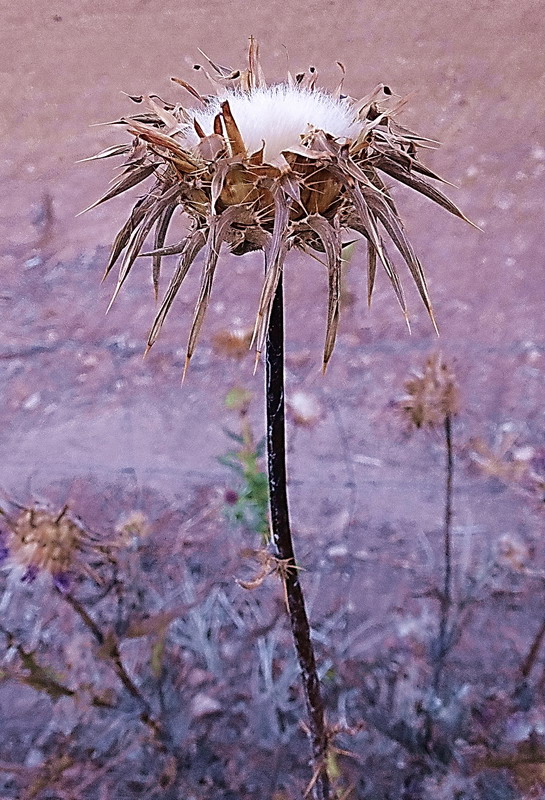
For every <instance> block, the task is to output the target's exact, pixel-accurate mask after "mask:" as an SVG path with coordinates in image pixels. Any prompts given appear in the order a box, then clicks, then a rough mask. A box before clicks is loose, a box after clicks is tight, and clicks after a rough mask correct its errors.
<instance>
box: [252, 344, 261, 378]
mask: <svg viewBox="0 0 545 800" xmlns="http://www.w3.org/2000/svg"><path fill="white" fill-rule="evenodd" d="M260 359H261V350H256V352H255V361H254V371H253V373H252V374H253V375H255V374H256V372H257V365H258V364H259V361H260Z"/></svg>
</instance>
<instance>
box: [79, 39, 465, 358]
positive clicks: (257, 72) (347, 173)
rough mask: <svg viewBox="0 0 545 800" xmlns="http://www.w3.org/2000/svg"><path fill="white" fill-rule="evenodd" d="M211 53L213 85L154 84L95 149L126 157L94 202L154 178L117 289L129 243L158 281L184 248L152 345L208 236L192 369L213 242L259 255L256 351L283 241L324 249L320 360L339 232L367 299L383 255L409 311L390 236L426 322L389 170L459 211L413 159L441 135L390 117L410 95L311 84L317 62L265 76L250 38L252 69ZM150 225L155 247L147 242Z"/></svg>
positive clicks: (133, 222) (331, 320) (422, 288)
mask: <svg viewBox="0 0 545 800" xmlns="http://www.w3.org/2000/svg"><path fill="white" fill-rule="evenodd" d="M209 63H210V67H211V69H212V74H209V73H208V72H206V74H207V76H208V77H209V78H210V80H211V82H212V84H213V86H214V89H215V94H213V95H202V94H201V93H200V92H198V91H197V90H196V89H194V88H193V87H192V86H191V85H190V84H188V83H187V82H186V81H184V80H182V79H179V78H173V79H172V80H173V81H174V82H175V83H177V84H178V85H181V86H182V87H183V88H184V89H186V90H187V91H188V92H189V94H190V95H191V98H192V101H193V105H192V106H190V107H187V108H186V107H184V106H183V105H181V104H180V103H167V102H165V101H162V100H160V98H158V97H157V96H155V95H153V96H139V97H132V98H131V99H132V100H133V101H134V102H136V103H138V104H140V105H141V106H142V107H143V109H142V111H141V112H140V113H138V114H136V115H134V116H130V117H127V118H123V119H120V120H117V121H116V122H114V123H112V124H114V125H122V126H124V127H125V128H126V129H127V130H128V132H129V133H130V134H131V135H132V136H133V141H132V144H121V145H117V146H114V147H110V148H108V149H107V150H104V151H103V152H101V153H99V154H98V155H97V156H94V157H93V158H101V159H102V158H109V157H112V156H120V155H124V156H126V162H125V166H124V167H123V170H122V172H121V174H120V175H119V177H118V178H117V179H116V181H115V182H114V185H113V186H112V187H111V188H110V189H109V190H108V192H107V193H106V194H105V195H104V196H103V197H102V198H100V200H97V201H96V203H94V204H93V205H92V206H90V208H93V207H95V206H97V205H99V204H100V203H103V202H105V201H106V200H109V199H111V198H113V197H115V196H117V195H119V194H121V193H122V192H125V191H126V190H128V189H131V188H132V187H134V186H136V185H138V184H141V183H142V182H143V181H145V180H146V179H149V180H150V181H151V185H150V186H149V188H148V189H147V191H146V192H145V194H144V195H143V196H142V197H140V198H139V199H138V201H137V202H136V204H135V205H134V207H133V209H132V212H131V214H130V216H129V219H128V220H127V222H126V223H125V225H124V226H123V228H122V229H121V230H120V231H119V233H118V235H117V236H116V239H115V242H114V244H113V247H112V252H111V254H110V258H109V260H108V264H107V267H106V273H105V275H108V273H109V272H110V270H111V269H112V268H113V267H114V266H115V264H116V262H117V261H118V260H119V259H120V258H121V266H120V269H119V275H118V280H117V286H116V289H115V292H114V298H115V297H116V296H117V293H118V292H119V290H120V289H121V287H122V286H123V284H124V282H125V280H126V278H127V276H128V274H129V272H130V270H131V268H132V267H133V265H134V262H135V260H136V257H137V256H138V255H148V256H150V257H151V258H152V276H153V284H154V287H155V291H156V293H157V292H158V288H159V276H160V269H161V259H162V257H163V256H166V255H173V254H177V255H178V256H179V260H178V264H177V266H176V269H175V271H174V274H173V276H172V278H171V280H170V283H169V286H168V288H167V291H166V293H165V295H164V298H163V300H162V302H161V304H160V306H159V310H158V312H157V314H156V317H155V320H154V322H153V325H152V328H151V331H150V334H149V338H148V347H151V346H152V345H153V343H154V342H155V340H156V338H157V336H158V334H159V331H160V329H161V326H162V325H163V322H164V320H165V318H166V316H167V314H168V312H169V310H170V308H171V306H172V303H173V301H174V298H175V297H176V294H177V293H178V291H179V289H180V287H181V285H182V282H183V281H184V278H185V277H186V275H187V272H188V270H189V268H190V267H191V264H192V263H193V261H194V260H195V258H196V256H197V255H198V253H199V252H200V251H201V250H202V249H203V248H204V251H205V257H204V264H203V268H202V274H201V289H200V294H199V297H198V300H197V304H196V307H195V313H194V316H193V322H192V325H191V330H190V334H189V341H188V345H187V355H186V368H187V364H188V363H189V360H190V359H191V356H192V355H193V352H194V349H195V344H196V342H197V337H198V334H199V331H200V328H201V325H202V322H203V318H204V314H205V311H206V307H207V304H208V301H209V298H210V293H211V290H212V282H213V279H214V274H215V270H216V265H217V262H218V256H219V253H220V248H221V245H222V244H223V243H226V244H227V245H228V247H229V248H230V250H231V252H232V253H235V254H236V255H242V254H244V253H246V252H248V251H250V250H263V251H264V253H265V262H266V271H265V280H264V283H263V288H262V293H261V299H260V301H259V308H258V313H257V319H256V322H255V327H254V334H253V341H254V342H255V344H256V348H257V352H258V353H260V352H261V351H262V350H263V347H264V344H265V338H266V335H267V330H268V324H269V319H270V315H271V309H272V303H273V300H274V297H275V292H276V287H277V285H278V282H279V278H280V275H281V273H282V269H283V264H284V259H285V256H286V253H287V252H288V250H290V249H291V248H293V247H298V248H300V249H302V250H304V251H306V252H308V253H309V254H311V255H314V256H315V257H316V258H317V259H318V260H319V261H322V260H323V259H324V258H325V264H326V266H327V270H328V275H329V279H328V281H329V301H328V312H327V329H326V339H325V347H324V354H323V365H324V367H325V366H326V365H327V363H328V361H329V359H330V357H331V354H332V351H333V347H334V344H335V338H336V334H337V325H338V319H339V298H340V281H341V253H342V248H343V233H344V232H345V231H350V234H351V235H352V236H353V232H354V231H355V232H357V233H360V234H362V235H363V236H364V238H365V239H366V242H367V255H368V264H367V273H368V299H369V301H370V300H371V296H372V293H373V287H374V283H375V274H376V267H377V262H380V263H381V264H382V267H383V268H384V270H385V271H386V274H387V275H388V278H389V280H390V281H391V283H392V286H393V289H394V292H395V294H396V297H397V299H398V301H399V304H400V306H401V309H402V311H403V314H404V315H405V317H406V318H408V312H407V307H406V303H405V299H404V295H403V289H402V286H401V281H400V278H399V275H398V271H397V268H396V266H395V264H394V261H393V260H392V258H391V256H390V254H389V251H388V250H387V248H386V243H385V239H389V240H390V241H391V243H392V244H393V245H394V247H395V248H396V249H397V250H398V252H399V253H400V255H401V257H402V259H403V260H404V261H405V263H406V265H407V267H408V268H409V271H410V273H411V275H412V278H413V280H414V282H415V283H416V286H417V288H418V291H419V293H420V296H421V298H422V300H423V302H424V304H425V306H426V309H427V310H428V313H429V314H430V317H431V318H432V320H433V312H432V307H431V302H430V298H429V294H428V289H427V286H426V280H425V277H424V273H423V270H422V266H421V264H420V261H419V260H418V258H417V256H416V255H415V253H414V250H413V248H412V246H411V244H410V242H409V240H408V239H407V236H406V234H405V231H404V228H403V225H402V222H401V219H400V216H399V213H398V211H397V207H396V205H395V203H394V200H393V198H392V196H391V193H390V190H389V188H388V186H387V185H386V181H391V179H394V180H395V181H398V182H400V183H402V184H405V185H407V186H410V187H411V188H413V189H415V190H416V191H417V192H420V193H421V194H423V195H425V196H426V197H429V198H430V199H431V200H433V201H434V202H436V203H438V204H439V205H440V206H442V207H443V208H445V209H446V210H447V211H449V212H451V213H452V214H454V215H456V216H457V217H460V218H461V219H465V216H464V215H463V214H462V212H461V211H460V210H459V209H458V208H457V207H456V206H455V205H454V204H453V203H452V202H451V201H450V200H449V199H448V198H447V197H446V196H445V195H444V194H443V193H442V192H441V191H440V190H439V189H437V188H436V187H435V186H434V185H433V184H432V183H430V180H432V181H440V180H441V179H440V178H439V176H438V175H436V174H435V173H434V172H433V171H432V170H430V169H429V168H428V167H425V166H424V165H423V164H422V162H421V161H420V159H419V157H418V150H419V149H420V148H422V149H425V148H430V147H435V146H436V145H437V143H436V142H434V141H432V140H430V139H426V138H424V137H422V136H419V135H418V134H415V133H413V132H412V131H410V130H408V129H407V128H405V127H404V126H402V125H401V124H400V123H399V122H397V120H396V115H397V113H398V112H399V110H400V109H401V108H402V107H403V105H404V104H405V101H404V100H401V101H396V100H394V99H393V95H392V92H391V90H390V89H389V88H388V87H387V86H383V85H379V86H377V87H376V88H375V89H374V90H373V91H372V92H371V93H370V94H368V95H367V96H365V97H363V98H361V99H359V100H354V99H352V98H349V97H347V96H346V95H343V94H342V81H341V84H340V85H339V87H338V88H337V90H336V91H335V92H334V93H332V94H330V93H327V92H325V91H322V90H319V89H316V86H315V84H316V71H315V70H314V68H312V67H311V68H310V69H309V71H308V72H306V73H299V74H297V75H295V76H294V77H292V76H291V75H288V78H287V81H286V82H285V83H281V84H276V85H273V86H269V87H268V86H267V84H266V82H265V79H264V77H263V72H262V70H261V67H260V64H259V58H258V48H257V45H256V43H255V42H254V41H253V40H251V41H250V50H249V58H248V67H247V69H245V70H242V71H241V70H232V69H228V68H225V67H222V66H219V65H217V64H214V63H213V62H211V61H210V62H209ZM180 212H181V213H182V214H185V215H187V217H189V219H190V221H191V226H190V230H189V233H188V234H187V236H185V237H184V238H183V239H182V240H181V241H179V242H175V243H173V244H170V245H165V241H166V237H167V233H168V228H169V225H170V222H171V220H172V219H173V217H174V215H175V213H180ZM153 229H154V230H155V232H154V237H153V248H152V250H150V251H147V252H143V250H144V244H145V242H146V239H147V237H148V235H149V234H150V233H151V231H152V230H153ZM114 298H112V301H113V299H114ZM434 324H435V323H434Z"/></svg>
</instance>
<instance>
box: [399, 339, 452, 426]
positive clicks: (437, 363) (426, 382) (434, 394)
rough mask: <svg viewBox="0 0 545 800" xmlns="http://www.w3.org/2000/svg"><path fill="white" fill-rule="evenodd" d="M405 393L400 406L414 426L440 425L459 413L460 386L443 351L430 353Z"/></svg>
mask: <svg viewBox="0 0 545 800" xmlns="http://www.w3.org/2000/svg"><path fill="white" fill-rule="evenodd" d="M405 392H406V394H405V396H404V397H403V398H402V400H401V401H400V407H401V409H402V411H403V412H404V414H405V417H406V419H407V421H408V423H409V427H411V428H413V427H414V428H437V427H439V426H440V425H443V423H444V422H445V420H446V419H447V417H453V416H455V415H456V414H457V413H458V408H459V392H458V385H457V383H456V378H455V376H454V373H453V372H452V370H451V369H450V367H449V366H448V364H447V363H446V362H445V361H444V360H443V356H442V355H441V353H432V354H431V355H429V356H428V358H427V359H426V362H425V364H424V367H423V369H422V370H421V371H419V372H415V373H414V374H413V375H412V376H411V377H410V378H409V379H408V380H407V381H405Z"/></svg>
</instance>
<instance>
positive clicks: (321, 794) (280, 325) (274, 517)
mask: <svg viewBox="0 0 545 800" xmlns="http://www.w3.org/2000/svg"><path fill="white" fill-rule="evenodd" d="M266 363H267V370H266V404H267V466H268V479H269V498H270V508H271V523H272V539H273V543H274V546H275V548H276V551H277V556H278V558H279V559H281V560H282V561H283V562H284V564H286V565H287V569H286V572H285V578H284V581H285V589H286V600H287V605H288V612H289V618H290V624H291V631H292V635H293V640H294V644H295V649H296V651H297V658H298V661H299V668H300V670H301V678H302V681H303V689H304V694H305V703H306V707H307V712H308V716H309V723H310V738H311V742H312V757H313V767H314V777H315V781H314V783H313V786H312V797H313V798H314V800H328V798H329V797H330V786H329V778H328V774H327V732H326V728H325V722H324V706H323V701H322V696H321V691H320V682H319V679H318V673H317V670H316V659H315V656H314V648H313V645H312V640H311V638H310V625H309V622H308V616H307V612H306V608H305V599H304V595H303V590H302V588H301V584H300V582H299V570H298V566H297V562H296V559H295V552H294V549H293V540H292V536H291V530H290V519H289V509H288V492H287V485H286V423H285V409H284V299H283V287H282V275H281V276H280V280H279V282H278V287H277V290H276V294H275V298H274V302H273V306H272V311H271V318H270V321H269V328H268V333H267V353H266Z"/></svg>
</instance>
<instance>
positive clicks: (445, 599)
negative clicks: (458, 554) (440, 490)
mask: <svg viewBox="0 0 545 800" xmlns="http://www.w3.org/2000/svg"><path fill="white" fill-rule="evenodd" d="M445 445H446V451H447V464H446V472H445V516H444V525H443V531H444V539H443V546H444V564H445V574H444V579H443V593H442V597H441V621H440V623H439V647H438V650H439V652H438V654H437V663H436V668H435V675H434V682H433V683H434V687H435V689H438V688H439V685H440V683H441V674H442V671H443V666H444V661H445V656H446V655H447V653H448V650H449V646H450V643H451V641H452V636H451V631H449V621H450V614H451V608H452V477H453V472H454V457H453V450H452V418H451V416H450V414H447V415H446V417H445Z"/></svg>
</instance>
